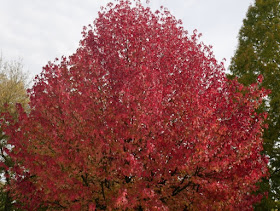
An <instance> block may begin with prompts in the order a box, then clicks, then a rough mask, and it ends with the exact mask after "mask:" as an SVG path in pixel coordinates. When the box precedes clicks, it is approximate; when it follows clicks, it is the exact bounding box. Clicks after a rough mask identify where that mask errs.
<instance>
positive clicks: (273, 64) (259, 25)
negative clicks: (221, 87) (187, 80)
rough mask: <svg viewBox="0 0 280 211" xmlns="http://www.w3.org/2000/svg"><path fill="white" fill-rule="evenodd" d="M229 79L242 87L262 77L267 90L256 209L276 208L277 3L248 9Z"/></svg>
mask: <svg viewBox="0 0 280 211" xmlns="http://www.w3.org/2000/svg"><path fill="white" fill-rule="evenodd" d="M229 69H230V71H231V75H229V78H233V77H236V76H237V77H238V78H239V81H240V82H241V83H243V84H245V85H249V84H251V83H254V82H256V79H257V77H258V75H260V74H262V75H263V77H264V80H263V83H262V86H263V87H265V88H267V89H270V90H271V94H270V95H269V97H268V99H267V102H265V104H264V106H263V109H266V110H267V111H268V113H269V118H268V120H267V123H268V126H269V127H268V129H265V132H264V153H265V154H266V155H268V156H269V158H270V159H269V168H270V179H269V180H264V181H263V183H262V184H260V186H261V189H262V190H263V191H267V192H268V197H267V198H264V199H263V200H262V203H261V204H258V205H256V210H271V209H277V208H278V210H279V208H280V0H256V1H255V3H254V5H251V6H250V7H249V9H248V12H247V16H246V18H245V19H244V20H243V26H242V28H241V29H240V32H239V45H238V48H237V50H236V52H235V55H234V57H233V58H232V61H231V65H230V68H229Z"/></svg>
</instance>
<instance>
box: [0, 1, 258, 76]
mask: <svg viewBox="0 0 280 211" xmlns="http://www.w3.org/2000/svg"><path fill="white" fill-rule="evenodd" d="M108 2H109V1H108V0H48V1H43V0H24V1H23V0H0V50H1V52H2V55H3V57H4V58H5V59H6V60H9V59H17V58H22V61H23V64H24V67H25V69H26V70H28V71H29V72H30V74H31V76H32V77H34V76H35V75H36V74H39V73H40V72H41V71H42V67H43V66H45V65H46V64H47V62H48V61H53V60H54V59H55V58H56V57H58V58H61V56H62V55H65V56H69V55H71V54H72V53H74V52H75V50H76V49H77V47H78V45H79V40H80V39H81V37H82V36H81V31H82V28H83V26H85V25H88V24H91V23H92V22H93V20H94V19H95V18H96V17H97V12H98V11H99V8H100V6H102V5H103V6H104V5H106V3H108ZM253 3H254V0H211V1H210V0H150V4H149V6H150V7H152V9H153V10H155V9H159V7H160V6H161V5H163V6H165V7H167V8H168V9H169V10H170V11H171V13H172V14H173V15H174V16H175V17H176V18H177V19H181V20H182V21H183V26H184V28H185V29H186V30H188V31H189V32H190V33H191V32H192V31H193V30H194V29H197V30H198V32H199V33H202V34H203V36H202V38H201V41H203V42H204V43H205V44H207V45H212V46H213V51H214V54H215V55H216V58H217V59H218V61H222V59H223V58H225V59H226V60H227V61H226V62H225V66H226V68H227V67H228V65H229V62H230V58H231V57H232V56H233V54H234V51H235V49H236V47H237V36H238V32H239V29H240V27H241V26H242V20H243V19H244V18H245V16H246V12H247V10H248V7H249V6H250V5H251V4H253Z"/></svg>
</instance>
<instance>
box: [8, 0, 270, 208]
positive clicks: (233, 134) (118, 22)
mask: <svg viewBox="0 0 280 211" xmlns="http://www.w3.org/2000/svg"><path fill="white" fill-rule="evenodd" d="M198 37H199V36H198V35H197V34H196V32H194V34H193V35H189V34H188V33H187V31H185V30H184V29H183V28H182V26H181V23H180V21H177V20H176V19H175V18H174V17H173V16H172V15H171V14H170V13H169V12H168V11H167V10H166V9H164V8H162V9H161V10H160V11H156V12H154V13H153V12H151V10H150V9H149V8H145V7H144V6H142V5H141V4H140V3H139V2H138V1H136V2H133V4H132V3H130V2H129V1H120V2H119V3H117V4H109V5H108V6H107V7H106V8H104V9H102V10H101V12H100V13H99V17H98V18H97V19H96V20H95V22H94V25H93V26H89V27H87V28H86V27H85V28H84V31H83V39H82V40H81V42H80V47H79V48H78V49H77V51H76V53H74V54H73V55H72V56H70V57H69V58H65V57H63V58H62V59H61V61H60V62H57V61H56V62H54V63H49V64H48V65H47V66H45V67H44V71H43V72H42V73H41V75H40V76H38V78H37V79H36V83H35V84H34V86H33V88H32V89H31V90H30V91H29V93H30V100H31V102H30V107H31V112H30V113H29V114H26V113H25V112H23V110H22V109H21V108H20V106H19V109H18V110H19V113H20V114H19V119H18V121H17V122H14V123H12V120H9V118H8V117H6V120H5V123H6V126H5V133H6V134H7V135H8V136H9V137H10V138H9V143H10V144H12V145H13V146H14V147H13V149H12V151H9V149H6V151H7V152H8V153H9V155H10V156H11V157H12V159H13V160H14V162H15V165H14V167H13V168H11V169H10V171H13V172H14V177H13V178H12V182H11V186H10V191H11V192H12V193H13V196H14V198H15V199H16V202H17V203H18V206H21V207H23V208H25V209H29V210H38V209H39V208H47V209H49V210H52V209H54V210H59V209H63V210H64V209H66V210H95V209H97V210H116V209H120V210H126V209H128V210H198V209H201V210H251V209H252V204H253V203H254V202H256V201H258V200H259V199H260V197H261V196H259V195H254V194H252V193H253V192H254V191H256V186H255V184H256V182H258V181H260V179H261V178H262V177H264V176H266V173H267V168H266V164H267V161H266V158H265V157H263V156H262V155H261V154H260V152H261V150H262V138H261V136H262V126H263V119H264V114H259V113H257V112H256V108H258V106H259V105H260V103H261V102H262V98H263V96H264V95H265V91H264V90H260V89H259V83H256V84H253V85H251V86H249V87H244V86H243V85H241V84H239V83H238V82H237V81H228V80H227V79H226V77H225V74H224V73H223V70H224V67H223V65H222V64H220V63H218V62H217V61H216V59H215V58H214V56H213V53H212V51H211V48H209V47H208V46H205V45H204V44H203V43H199V41H198Z"/></svg>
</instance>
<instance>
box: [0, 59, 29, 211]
mask: <svg viewBox="0 0 280 211" xmlns="http://www.w3.org/2000/svg"><path fill="white" fill-rule="evenodd" d="M27 86H28V76H27V74H26V73H24V72H23V65H22V62H21V61H20V60H14V61H4V59H3V57H2V56H0V114H1V113H3V112H7V111H8V112H9V113H10V114H11V115H13V116H14V117H15V115H16V112H15V111H16V104H17V103H20V104H22V105H23V107H24V108H25V109H28V96H27V93H26V89H27ZM6 146H7V137H6V135H5V134H4V133H3V131H2V128H1V125H0V162H1V163H5V164H6V165H8V166H11V165H12V162H11V160H10V159H9V157H8V156H7V154H6V153H5V151H4V148H6ZM8 148H9V147H8ZM10 148H11V147H10ZM8 175H10V172H9V169H7V168H4V167H1V166H0V210H5V211H6V210H15V208H13V205H12V200H11V197H10V195H9V191H6V190H5V186H6V184H9V182H10V181H9V176H8Z"/></svg>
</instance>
